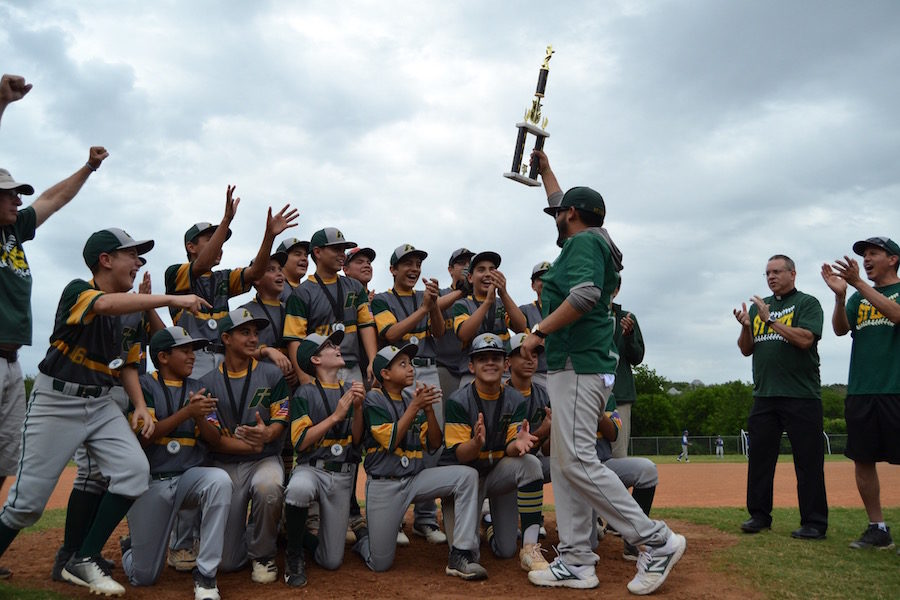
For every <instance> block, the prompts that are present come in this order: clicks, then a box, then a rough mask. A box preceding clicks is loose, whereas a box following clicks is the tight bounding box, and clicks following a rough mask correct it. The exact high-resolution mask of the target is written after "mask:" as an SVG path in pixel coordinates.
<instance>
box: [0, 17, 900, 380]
mask: <svg viewBox="0 0 900 600" xmlns="http://www.w3.org/2000/svg"><path fill="white" fill-rule="evenodd" d="M557 4H559V5H561V6H557V7H551V6H550V5H549V3H547V2H515V3H513V2H509V3H506V2H490V3H488V2H480V1H472V2H441V3H436V2H340V3H337V2H305V3H302V4H301V3H293V2H291V3H289V2H212V1H206V2H200V1H193V2H152V3H148V2H122V1H115V2H113V1H109V2H81V3H72V2H28V3H24V2H0V23H2V27H0V57H2V59H0V71H3V72H7V73H16V74H20V75H23V76H25V77H26V78H27V79H28V80H29V81H30V82H32V83H33V84H34V89H33V90H32V92H31V93H30V94H29V95H28V96H27V97H26V98H25V99H24V100H23V101H22V102H20V103H17V104H15V105H13V106H11V107H10V108H9V109H8V110H7V111H6V114H5V115H4V120H3V124H2V129H0V166H2V167H5V168H8V169H9V170H10V171H11V172H12V174H13V175H14V176H15V177H16V179H17V180H19V181H25V182H28V183H31V184H33V185H34V187H35V188H37V190H38V193H40V191H42V190H44V189H46V188H47V187H49V186H50V185H52V184H53V183H55V182H56V181H59V180H60V179H62V178H64V177H66V176H68V175H69V174H71V173H72V172H73V171H74V170H75V169H77V168H78V167H79V166H80V165H82V164H83V163H84V161H85V160H86V159H87V156H88V147H89V146H91V145H104V146H106V147H107V148H108V149H109V151H110V158H109V159H108V160H107V161H106V162H105V163H104V164H103V167H102V168H101V169H100V171H99V172H97V173H96V174H94V175H92V176H91V178H90V180H89V181H88V183H87V184H86V185H85V187H84V188H83V190H82V192H81V193H80V194H79V195H78V197H77V198H76V199H75V200H74V201H73V202H72V204H70V205H69V206H68V207H66V208H65V209H64V210H63V211H62V212H61V213H59V214H57V215H55V216H54V217H52V218H51V219H50V220H49V221H48V222H47V223H46V224H44V225H43V226H42V227H41V228H40V230H39V231H38V234H37V238H36V239H35V240H34V241H33V242H30V243H29V244H27V245H26V252H27V255H28V259H29V263H30V264H31V267H32V271H33V274H34V294H33V298H32V307H33V311H34V346H33V347H32V348H30V349H26V350H25V352H24V356H23V367H24V369H25V371H26V373H31V374H34V373H36V371H37V363H38V362H39V361H40V359H41V358H42V357H43V355H44V353H45V352H46V348H47V340H48V338H49V335H50V332H51V329H52V323H53V314H54V312H55V309H56V304H57V301H58V298H59V294H60V292H61V291H62V288H63V287H64V286H65V285H66V283H67V282H68V281H70V280H71V279H73V278H76V277H80V278H87V277H89V272H88V271H87V270H86V267H85V265H84V263H83V261H82V258H81V249H82V246H83V244H84V240H85V239H86V238H87V236H88V235H89V234H90V233H91V232H92V231H95V230H97V229H102V228H105V227H112V226H116V227H122V228H124V229H126V230H127V231H128V232H129V233H131V234H132V235H133V236H134V237H135V238H153V239H155V240H156V242H157V244H156V248H154V250H153V251H152V252H151V253H150V254H149V255H148V256H147V258H148V259H149V261H150V262H149V264H148V267H149V269H150V272H151V274H152V277H153V282H154V288H155V290H157V291H162V290H163V287H164V286H163V273H164V271H165V268H166V266H168V265H169V264H173V263H175V262H179V261H181V260H182V259H183V256H184V254H183V252H184V251H183V245H182V237H183V234H184V231H185V230H186V229H187V228H188V227H189V226H190V225H191V224H192V223H194V222H196V221H213V222H218V221H219V220H220V219H221V216H222V209H223V205H224V196H225V187H226V185H227V184H229V183H232V184H235V185H237V194H238V195H239V196H240V197H241V198H242V202H241V204H240V207H239V209H238V214H237V217H236V219H235V221H234V223H233V226H232V228H233V229H234V231H235V235H234V237H233V238H232V239H231V240H230V241H229V242H228V244H227V245H226V247H225V253H224V257H223V261H222V264H223V266H242V265H245V264H246V263H247V261H249V259H250V258H252V257H253V256H254V255H255V253H256V249H257V248H258V246H259V241H260V239H261V236H262V231H263V228H264V225H265V209H266V207H267V206H269V205H273V206H281V205H283V204H284V203H287V202H290V203H292V204H294V205H296V206H297V207H298V208H299V209H300V212H301V219H300V221H301V223H300V226H299V227H297V228H294V229H292V230H290V232H289V233H290V234H291V235H296V236H297V237H301V238H303V239H308V238H309V236H310V235H311V234H312V232H313V231H315V230H316V229H319V228H321V227H325V226H337V227H339V228H340V229H341V230H342V231H343V232H344V233H345V235H346V237H347V239H349V240H353V241H356V242H358V243H360V244H361V245H366V246H371V247H373V248H375V250H376V251H377V253H378V257H377V258H376V261H375V273H376V277H375V280H374V282H373V283H374V284H375V285H374V287H375V289H376V290H378V291H382V290H384V289H386V288H387V287H388V286H389V285H390V283H391V280H390V274H389V272H388V257H389V256H390V253H391V251H392V250H393V248H394V247H396V246H398V245H399V244H401V243H411V244H413V245H415V246H416V247H418V248H421V249H424V250H426V251H428V252H429V253H430V256H429V257H428V259H427V260H426V261H425V263H424V267H423V274H424V275H426V276H433V277H438V278H439V279H441V282H442V284H444V285H446V284H447V272H446V264H447V258H448V256H449V254H450V252H451V251H452V250H453V249H454V248H457V247H459V246H467V247H469V248H471V249H472V250H475V251H479V250H488V249H490V250H496V251H498V252H500V253H501V254H502V256H503V264H502V266H501V270H502V271H503V272H504V273H505V274H506V276H507V278H508V280H509V282H510V283H509V290H510V292H511V294H512V296H513V298H515V299H516V300H517V302H519V303H525V302H528V301H531V300H533V299H534V298H533V297H534V294H533V292H532V291H531V289H530V285H529V275H530V273H531V267H532V265H534V264H535V263H537V262H539V261H541V260H552V259H554V258H555V257H556V256H557V253H558V249H557V248H556V246H555V244H554V242H555V239H556V235H555V229H554V224H553V221H552V220H551V219H550V218H549V217H547V216H546V215H544V214H543V213H542V212H541V208H542V207H543V206H544V205H545V195H544V191H543V189H542V188H529V187H526V186H523V185H521V184H518V183H515V182H512V181H510V180H507V179H504V178H503V177H502V176H501V174H502V173H503V172H504V171H507V170H508V169H509V166H510V162H511V159H512V151H513V145H514V141H515V137H516V128H515V123H516V122H517V121H519V120H521V117H522V114H523V112H524V111H525V109H526V108H527V106H528V105H529V103H530V101H531V98H532V94H533V92H534V85H535V81H536V79H537V74H538V68H539V66H540V63H541V61H542V60H543V56H544V48H545V46H546V45H547V44H553V46H554V48H555V49H556V54H555V55H554V57H553V59H552V61H551V63H550V77H549V83H548V86H547V97H546V100H545V103H544V115H545V116H547V117H548V118H549V125H548V131H549V132H550V133H551V137H550V138H549V139H548V140H547V146H546V150H547V152H548V154H549V156H550V162H551V164H552V165H553V167H554V170H555V172H556V174H557V176H558V178H559V180H560V183H561V185H562V186H563V188H564V189H565V188H568V187H571V186H575V185H589V186H591V187H594V188H595V189H597V190H599V191H600V192H601V193H602V194H603V196H604V198H605V199H606V203H607V215H608V216H607V227H608V229H609V231H610V234H611V235H612V237H613V239H614V240H615V241H616V243H617V244H618V245H619V246H620V248H621V249H622V251H623V253H624V255H625V261H624V262H625V270H624V271H623V273H622V275H623V288H622V293H621V295H620V296H619V300H620V301H621V302H622V304H623V305H624V306H625V307H626V308H627V309H629V310H631V311H633V312H634V314H635V315H636V316H637V317H638V319H639V322H640V324H641V328H642V330H643V334H644V338H645V340H646V344H647V354H646V359H645V361H646V363H647V364H649V365H650V366H651V367H653V368H655V369H656V371H657V372H658V373H660V374H662V375H665V376H666V377H668V378H669V379H673V380H692V379H701V380H703V381H704V382H706V383H714V382H723V381H729V380H734V379H741V380H745V381H748V380H750V378H751V375H750V360H749V359H745V358H743V357H742V356H741V355H740V352H739V351H738V349H737V346H736V339H737V336H738V333H739V325H738V324H737V322H736V321H735V320H734V317H733V316H732V313H731V311H732V308H734V307H735V306H738V305H739V304H740V302H741V301H743V300H746V299H748V298H749V296H751V295H752V294H760V295H765V294H767V293H769V292H768V288H767V287H766V283H765V278H764V271H765V264H766V260H767V259H768V257H769V256H770V255H772V254H775V253H784V254H787V255H789V256H791V257H793V258H794V259H795V260H796V262H797V270H798V275H797V286H798V288H799V289H801V290H803V291H806V292H808V293H811V294H814V295H815V296H816V297H818V298H819V300H820V302H821V303H822V306H823V309H824V312H825V315H826V323H825V332H824V335H823V337H822V340H821V342H820V343H819V352H820V354H821V358H822V380H823V382H824V383H833V382H841V383H843V382H846V379H847V364H848V358H849V351H850V344H849V336H847V337H846V338H842V339H837V338H836V337H835V336H834V334H833V333H832V332H831V329H830V324H829V322H828V318H829V316H830V314H831V310H832V308H833V305H834V302H833V295H832V294H831V293H830V292H829V291H828V290H827V288H826V287H825V285H824V283H823V282H822V280H821V278H820V276H819V266H820V265H821V263H822V262H823V261H830V260H832V259H834V258H837V257H839V256H842V255H844V254H845V253H849V252H850V246H851V245H852V243H853V242H854V241H855V240H858V239H862V238H866V237H870V236H872V235H888V236H892V237H894V239H897V238H900V230H898V222H900V219H898V217H900V202H898V199H900V169H898V157H900V111H898V110H897V99H898V97H900V82H898V78H897V65H898V64H900V5H898V4H897V3H895V2H889V1H885V2H863V3H850V2H821V1H816V2H811V1H809V2H784V1H759V0H755V1H753V2H750V1H747V2H720V1H715V0H709V1H703V0H696V1H693V2H674V1H671V2H666V1H660V2H632V1H629V2H624V1H623V2H603V3H599V2H566V3H557ZM242 301H244V299H238V300H236V301H233V304H232V306H233V307H236V306H238V305H239V304H240V303H241V302H242Z"/></svg>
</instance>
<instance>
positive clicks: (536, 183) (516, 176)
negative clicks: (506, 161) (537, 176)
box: [503, 173, 541, 187]
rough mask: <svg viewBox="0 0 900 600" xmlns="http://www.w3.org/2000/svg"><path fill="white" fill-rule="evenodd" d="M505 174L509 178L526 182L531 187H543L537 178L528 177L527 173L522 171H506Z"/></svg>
mask: <svg viewBox="0 0 900 600" xmlns="http://www.w3.org/2000/svg"><path fill="white" fill-rule="evenodd" d="M503 176H504V177H506V178H508V179H512V180H514V181H518V182H519V183H524V184H525V185H528V186H531V187H541V182H540V181H536V180H534V179H532V178H531V177H526V176H525V175H522V174H521V173H504V174H503Z"/></svg>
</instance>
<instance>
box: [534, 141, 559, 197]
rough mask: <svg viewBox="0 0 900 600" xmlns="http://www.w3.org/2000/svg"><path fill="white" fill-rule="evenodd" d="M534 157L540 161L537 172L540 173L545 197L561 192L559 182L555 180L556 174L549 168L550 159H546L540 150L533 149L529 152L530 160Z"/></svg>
mask: <svg viewBox="0 0 900 600" xmlns="http://www.w3.org/2000/svg"><path fill="white" fill-rule="evenodd" d="M534 159H537V160H538V161H540V162H539V168H538V173H540V174H541V180H542V181H543V182H544V190H545V191H546V192H547V198H549V197H550V196H552V195H553V194H558V193H560V192H562V189H561V188H560V187H559V182H558V181H556V175H554V174H553V170H552V169H551V168H550V161H549V160H547V155H546V154H544V153H543V152H542V151H540V150H535V151H533V152H532V153H531V160H534Z"/></svg>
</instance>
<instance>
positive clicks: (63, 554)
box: [50, 546, 74, 581]
mask: <svg viewBox="0 0 900 600" xmlns="http://www.w3.org/2000/svg"><path fill="white" fill-rule="evenodd" d="M72 554H74V553H73V552H69V551H68V550H66V549H65V548H63V547H62V546H60V547H59V550H57V551H56V557H55V558H54V559H53V568H52V569H50V579H52V580H53V581H65V579H63V576H62V572H63V569H64V568H65V567H66V563H67V562H69V559H70V558H72Z"/></svg>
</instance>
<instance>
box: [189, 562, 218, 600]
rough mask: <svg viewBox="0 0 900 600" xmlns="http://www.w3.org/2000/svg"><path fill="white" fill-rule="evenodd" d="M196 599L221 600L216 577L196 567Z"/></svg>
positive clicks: (194, 572) (194, 573)
mask: <svg viewBox="0 0 900 600" xmlns="http://www.w3.org/2000/svg"><path fill="white" fill-rule="evenodd" d="M193 575H194V600H221V596H220V595H219V586H217V585H216V578H215V577H207V576H206V575H203V574H201V573H200V570H199V569H197V567H194V571H193Z"/></svg>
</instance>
